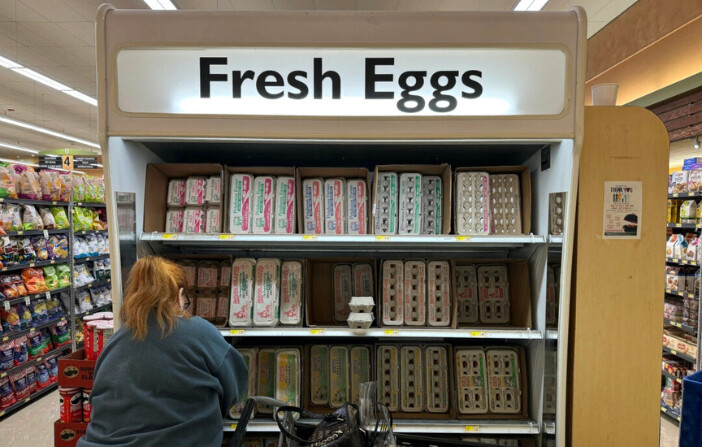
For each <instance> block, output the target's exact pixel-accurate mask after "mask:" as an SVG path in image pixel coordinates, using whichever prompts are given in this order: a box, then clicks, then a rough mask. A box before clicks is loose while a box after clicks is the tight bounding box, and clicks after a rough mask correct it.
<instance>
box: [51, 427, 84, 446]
mask: <svg viewBox="0 0 702 447" xmlns="http://www.w3.org/2000/svg"><path fill="white" fill-rule="evenodd" d="M87 429H88V423H87V422H61V421H56V422H54V447H75V445H76V444H77V443H78V440H79V439H80V438H82V437H83V436H85V432H86V431H87Z"/></svg>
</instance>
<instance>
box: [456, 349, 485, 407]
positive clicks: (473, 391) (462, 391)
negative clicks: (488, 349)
mask: <svg viewBox="0 0 702 447" xmlns="http://www.w3.org/2000/svg"><path fill="white" fill-rule="evenodd" d="M455 357H456V359H455V363H456V366H455V368H456V394H457V395H458V413H459V414H486V413H487V412H488V406H489V404H488V387H487V371H486V365H485V351H484V350H483V348H457V349H456V350H455Z"/></svg>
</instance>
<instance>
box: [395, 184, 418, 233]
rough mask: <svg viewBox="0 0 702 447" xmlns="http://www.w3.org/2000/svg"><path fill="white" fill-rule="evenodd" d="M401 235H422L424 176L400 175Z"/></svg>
mask: <svg viewBox="0 0 702 447" xmlns="http://www.w3.org/2000/svg"><path fill="white" fill-rule="evenodd" d="M399 203H400V215H399V233H400V234H420V232H421V229H422V175H421V174H418V173H415V172H411V173H409V172H405V173H403V174H400V198H399Z"/></svg>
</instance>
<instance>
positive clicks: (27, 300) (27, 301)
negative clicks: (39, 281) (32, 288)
mask: <svg viewBox="0 0 702 447" xmlns="http://www.w3.org/2000/svg"><path fill="white" fill-rule="evenodd" d="M31 302H32V301H31V300H30V299H29V297H28V296H26V297H24V304H26V305H27V306H29V305H30V304H31Z"/></svg>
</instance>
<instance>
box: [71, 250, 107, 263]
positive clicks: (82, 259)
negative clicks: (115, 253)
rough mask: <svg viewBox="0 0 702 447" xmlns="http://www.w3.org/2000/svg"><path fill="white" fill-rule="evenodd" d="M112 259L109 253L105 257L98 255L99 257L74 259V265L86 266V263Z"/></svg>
mask: <svg viewBox="0 0 702 447" xmlns="http://www.w3.org/2000/svg"><path fill="white" fill-rule="evenodd" d="M109 257H110V254H109V253H106V254H104V255H97V256H87V257H84V258H74V261H73V262H74V263H76V264H85V263H86V262H92V261H97V260H99V259H108V258H109Z"/></svg>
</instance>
